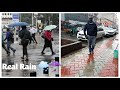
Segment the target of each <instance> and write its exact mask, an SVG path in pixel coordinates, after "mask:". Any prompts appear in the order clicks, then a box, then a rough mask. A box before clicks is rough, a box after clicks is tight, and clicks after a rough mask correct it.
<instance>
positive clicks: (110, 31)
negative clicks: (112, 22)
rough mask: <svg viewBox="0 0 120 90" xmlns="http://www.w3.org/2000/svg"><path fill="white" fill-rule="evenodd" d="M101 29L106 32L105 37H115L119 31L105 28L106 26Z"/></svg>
mask: <svg viewBox="0 0 120 90" xmlns="http://www.w3.org/2000/svg"><path fill="white" fill-rule="evenodd" d="M100 27H101V28H102V29H103V30H104V32H105V36H113V35H115V34H116V31H117V29H113V28H109V27H104V26H100Z"/></svg>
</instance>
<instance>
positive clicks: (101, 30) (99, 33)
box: [97, 28, 105, 38]
mask: <svg viewBox="0 0 120 90" xmlns="http://www.w3.org/2000/svg"><path fill="white" fill-rule="evenodd" d="M104 35H105V33H104V30H103V28H98V32H97V38H100V37H103V36H104Z"/></svg>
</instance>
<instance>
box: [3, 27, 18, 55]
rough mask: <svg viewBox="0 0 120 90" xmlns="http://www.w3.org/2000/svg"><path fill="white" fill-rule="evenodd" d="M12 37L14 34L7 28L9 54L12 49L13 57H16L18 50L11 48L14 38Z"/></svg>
mask: <svg viewBox="0 0 120 90" xmlns="http://www.w3.org/2000/svg"><path fill="white" fill-rule="evenodd" d="M11 37H12V33H11V32H10V29H9V28H7V33H6V38H5V40H7V49H8V51H9V52H10V49H11V50H12V51H13V55H14V54H15V51H16V50H15V49H14V48H12V47H11V44H12V38H11ZM5 40H4V41H5Z"/></svg>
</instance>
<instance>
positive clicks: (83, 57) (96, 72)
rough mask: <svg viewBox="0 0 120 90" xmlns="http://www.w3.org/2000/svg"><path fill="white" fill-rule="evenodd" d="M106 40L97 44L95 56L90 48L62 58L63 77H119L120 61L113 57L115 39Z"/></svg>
mask: <svg viewBox="0 0 120 90" xmlns="http://www.w3.org/2000/svg"><path fill="white" fill-rule="evenodd" d="M114 38H115V37H111V38H105V39H103V40H99V42H97V43H96V47H95V50H94V54H91V55H88V47H85V48H83V49H81V50H79V51H77V52H76V53H73V54H70V55H67V56H65V57H63V58H62V67H61V68H62V70H61V76H63V77H66V76H67V77H117V76H118V63H117V62H118V59H115V58H114V57H113V51H114V50H113V49H112V43H113V39H114Z"/></svg>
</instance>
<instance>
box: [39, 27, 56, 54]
mask: <svg viewBox="0 0 120 90" xmlns="http://www.w3.org/2000/svg"><path fill="white" fill-rule="evenodd" d="M54 28H56V26H55V25H49V26H46V27H45V28H44V29H43V30H44V33H43V36H42V37H43V38H44V41H45V44H44V47H43V50H42V52H41V54H42V55H43V54H45V53H44V50H45V49H46V48H47V47H50V49H51V52H52V55H54V54H55V53H54V51H53V48H52V41H53V37H52V29H54Z"/></svg>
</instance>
